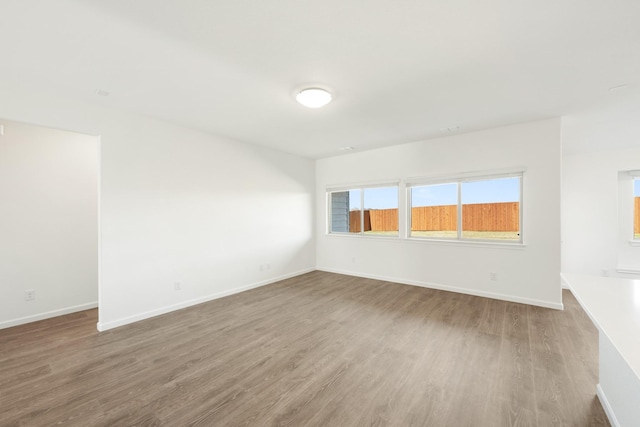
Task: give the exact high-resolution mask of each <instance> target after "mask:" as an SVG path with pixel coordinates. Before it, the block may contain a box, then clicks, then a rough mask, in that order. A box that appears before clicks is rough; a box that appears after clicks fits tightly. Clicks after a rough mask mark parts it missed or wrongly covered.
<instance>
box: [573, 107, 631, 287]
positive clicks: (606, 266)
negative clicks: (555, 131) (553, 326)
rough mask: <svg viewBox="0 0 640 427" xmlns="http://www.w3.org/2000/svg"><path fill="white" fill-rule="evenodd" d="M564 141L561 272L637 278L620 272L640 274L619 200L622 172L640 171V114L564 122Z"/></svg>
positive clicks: (585, 118) (577, 118) (628, 216)
mask: <svg viewBox="0 0 640 427" xmlns="http://www.w3.org/2000/svg"><path fill="white" fill-rule="evenodd" d="M562 140H563V146H565V147H567V149H566V151H565V153H564V154H563V173H562V175H563V177H562V182H563V184H562V185H563V187H562V191H563V193H562V194H563V197H562V271H563V272H566V273H583V274H594V275H603V274H607V275H609V276H614V277H615V276H617V277H627V278H638V275H637V274H626V273H619V272H617V271H616V270H617V268H618V267H625V268H629V267H632V268H635V269H638V270H640V247H632V246H630V245H629V240H630V239H629V235H624V233H622V232H621V231H620V228H621V226H622V228H624V227H623V226H624V225H625V224H623V223H622V222H621V220H620V218H621V217H622V218H625V217H626V218H629V219H630V218H631V217H630V215H625V212H623V211H622V210H624V209H627V208H625V207H624V205H625V203H624V202H625V201H624V200H622V199H621V198H620V195H619V191H620V180H619V172H620V171H628V170H634V169H635V170H640V112H638V113H634V114H630V113H626V114H618V115H607V116H599V117H598V116H595V117H594V116H583V117H568V118H563V120H562ZM627 206H629V208H631V206H630V205H629V204H627ZM621 209H622V210H621ZM629 213H630V212H627V214H629ZM623 221H624V220H623ZM629 225H630V224H629Z"/></svg>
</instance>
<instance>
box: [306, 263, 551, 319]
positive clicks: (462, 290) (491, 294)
mask: <svg viewBox="0 0 640 427" xmlns="http://www.w3.org/2000/svg"><path fill="white" fill-rule="evenodd" d="M316 270H319V271H326V272H328V273H337V274H345V275H347V276H356V277H364V278H367V279H375V280H383V281H385V282H395V283H401V284H403V285H411V286H420V287H421V288H429V289H438V290H441V291H448V292H457V293H459V294H466V295H474V296H477V297H484V298H492V299H498V300H502V301H509V302H517V303H520V304H528V305H535V306H538V307H545V308H553V309H555V310H564V305H563V304H562V303H555V302H551V301H542V300H537V299H532V298H522V297H518V296H513V295H504V294H499V293H494V292H484V291H478V290H476V289H468V288H458V287H454V286H447V285H440V284H437V283H429V282H420V281H417V280H407V279H399V278H397V277H386V276H378V275H375V274H365V273H359V272H357V273H356V272H353V271H346V270H336V269H333V268H323V267H316Z"/></svg>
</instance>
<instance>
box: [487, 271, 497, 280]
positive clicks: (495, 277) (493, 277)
mask: <svg viewBox="0 0 640 427" xmlns="http://www.w3.org/2000/svg"><path fill="white" fill-rule="evenodd" d="M489 279H490V280H491V281H493V282H495V281H497V280H498V273H495V272H491V273H489Z"/></svg>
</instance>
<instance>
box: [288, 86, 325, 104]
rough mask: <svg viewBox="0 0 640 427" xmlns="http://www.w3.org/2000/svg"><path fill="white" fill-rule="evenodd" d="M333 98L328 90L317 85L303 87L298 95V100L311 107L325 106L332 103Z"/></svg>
mask: <svg viewBox="0 0 640 427" xmlns="http://www.w3.org/2000/svg"><path fill="white" fill-rule="evenodd" d="M332 99H333V98H332V96H331V94H330V93H329V92H328V91H326V90H324V89H320V88H317V87H310V88H307V89H302V90H301V91H300V92H298V94H297V95H296V101H298V102H299V103H300V104H302V105H304V106H305V107H309V108H320V107H324V106H325V105H327V104H328V103H330V102H331V100H332Z"/></svg>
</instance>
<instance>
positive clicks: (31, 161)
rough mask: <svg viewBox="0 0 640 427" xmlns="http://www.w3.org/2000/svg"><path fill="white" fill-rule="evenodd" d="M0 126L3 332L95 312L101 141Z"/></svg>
mask: <svg viewBox="0 0 640 427" xmlns="http://www.w3.org/2000/svg"><path fill="white" fill-rule="evenodd" d="M0 125H3V127H4V135H0V236H1V237H0V328H2V327H9V326H14V325H17V324H21V323H27V322H30V321H35V320H40V319H44V318H47V317H52V316H56V315H60V314H65V313H70V312H73V311H78V310H83V309H87V308H92V307H96V306H97V302H98V182H97V179H98V172H97V166H98V139H97V138H96V137H94V136H90V135H82V134H78V133H72V132H64V131H60V130H55V129H48V128H43V127H38V126H31V125H26V124H23V123H16V122H12V121H8V120H2V119H0ZM26 290H34V291H35V295H36V298H35V299H34V300H32V301H25V291H26Z"/></svg>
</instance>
